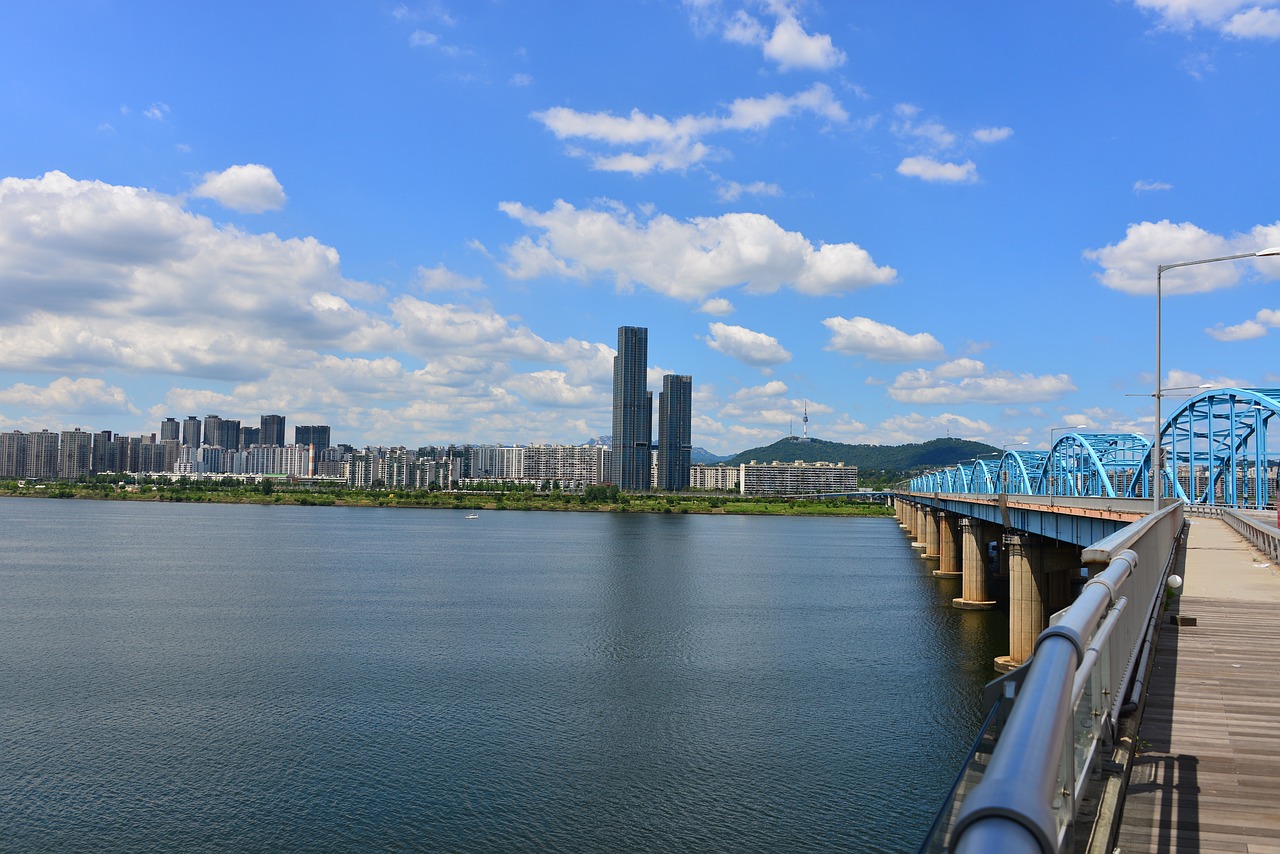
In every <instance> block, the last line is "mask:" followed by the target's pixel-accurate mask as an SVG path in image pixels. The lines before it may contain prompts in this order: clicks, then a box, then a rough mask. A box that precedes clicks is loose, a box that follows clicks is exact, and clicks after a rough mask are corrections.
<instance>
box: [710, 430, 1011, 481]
mask: <svg viewBox="0 0 1280 854" xmlns="http://www.w3.org/2000/svg"><path fill="white" fill-rule="evenodd" d="M999 452H1000V449H999V448H995V447H992V446H991V445H987V444H985V443H983V442H972V441H969V440H968V439H931V440H929V441H928V442H922V443H917V444H911V445H846V444H844V443H843V442H828V441H826V440H824V439H810V440H809V441H808V442H803V441H799V440H797V439H794V438H791V437H788V438H785V439H780V440H779V441H777V442H774V443H773V444H772V445H767V446H765V447H763V448H752V449H750V450H747V451H743V452H742V453H740V454H738V455H737V456H735V457H730V458H729V459H727V460H726V461H725V465H732V466H736V465H739V464H741V463H749V462H751V461H752V460H755V461H756V462H760V463H771V462H773V461H775V460H777V461H778V462H783V463H792V462H795V461H796V460H801V461H803V462H806V463H817V462H825V463H844V464H845V465H852V466H857V467H858V473H859V475H860V476H861V477H862V478H865V479H868V480H870V479H872V478H873V477H876V476H878V475H879V474H880V471H881V470H882V469H883V470H884V472H885V474H886V476H891V475H895V474H905V473H906V472H910V471H916V470H919V469H925V468H935V467H940V466H949V465H954V464H956V463H958V462H960V461H961V460H970V459H973V458H974V457H976V456H978V455H979V454H992V453H996V454H998V453H999ZM993 459H994V457H993ZM876 479H878V477H877V478H876Z"/></svg>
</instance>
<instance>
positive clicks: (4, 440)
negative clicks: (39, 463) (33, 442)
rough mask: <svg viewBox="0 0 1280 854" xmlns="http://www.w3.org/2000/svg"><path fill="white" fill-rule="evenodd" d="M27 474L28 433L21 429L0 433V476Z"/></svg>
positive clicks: (16, 476) (17, 476) (13, 476)
mask: <svg viewBox="0 0 1280 854" xmlns="http://www.w3.org/2000/svg"><path fill="white" fill-rule="evenodd" d="M26 475H27V434H26V433H23V432H22V431H21V430H13V431H10V432H8V433H0V478H15V479H16V478H19V477H26Z"/></svg>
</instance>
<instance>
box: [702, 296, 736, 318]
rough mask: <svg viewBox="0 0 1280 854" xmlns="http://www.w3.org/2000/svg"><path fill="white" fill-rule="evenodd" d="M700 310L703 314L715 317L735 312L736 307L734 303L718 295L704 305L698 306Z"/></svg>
mask: <svg viewBox="0 0 1280 854" xmlns="http://www.w3.org/2000/svg"><path fill="white" fill-rule="evenodd" d="M698 311H700V312H702V313H703V314H710V315H712V316H714V317H724V316H725V315H728V314H733V311H734V309H733V303H731V302H729V301H728V300H727V299H724V298H722V297H716V298H714V299H709V300H707V301H706V302H704V303H703V304H702V305H700V306H698Z"/></svg>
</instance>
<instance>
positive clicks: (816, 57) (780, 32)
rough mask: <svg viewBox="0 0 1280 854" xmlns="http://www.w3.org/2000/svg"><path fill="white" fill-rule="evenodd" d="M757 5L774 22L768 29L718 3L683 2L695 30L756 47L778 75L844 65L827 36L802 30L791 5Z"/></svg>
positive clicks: (775, 1)
mask: <svg viewBox="0 0 1280 854" xmlns="http://www.w3.org/2000/svg"><path fill="white" fill-rule="evenodd" d="M761 5H762V6H763V12H764V13H765V14H767V15H769V16H771V17H773V19H774V22H773V26H772V28H770V27H769V25H768V24H767V23H765V22H764V21H762V20H760V19H759V18H757V17H755V16H754V15H751V14H749V13H748V12H747V11H746V10H744V9H736V10H734V11H733V12H732V13H726V12H725V11H724V10H723V9H722V8H721V6H720V4H719V3H715V2H705V0H685V8H686V9H688V10H689V12H690V15H691V19H692V21H693V24H694V27H695V28H696V29H698V30H699V31H703V32H708V31H709V32H719V34H720V36H721V37H722V38H723V39H724V40H725V41H727V42H731V43H733V44H742V45H747V46H748V47H758V48H760V49H761V52H762V53H763V55H764V57H765V58H766V59H769V60H772V61H773V62H775V63H777V64H778V67H779V69H781V70H782V71H791V70H795V69H807V70H811V71H828V70H830V69H832V68H838V67H839V66H841V65H843V64H844V63H845V60H846V59H847V57H846V56H845V53H844V51H842V50H840V49H839V48H837V47H836V46H835V44H834V42H833V41H832V39H831V36H829V35H826V34H825V33H810V32H808V31H807V30H806V29H805V27H804V24H803V23H801V21H800V18H799V16H798V14H797V11H796V9H795V6H794V4H792V3H788V2H784V0H769V2H766V3H763V4H761Z"/></svg>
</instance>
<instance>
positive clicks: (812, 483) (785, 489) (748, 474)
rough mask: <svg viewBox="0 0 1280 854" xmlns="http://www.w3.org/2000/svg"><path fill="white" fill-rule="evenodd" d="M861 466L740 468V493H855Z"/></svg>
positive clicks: (774, 464)
mask: <svg viewBox="0 0 1280 854" xmlns="http://www.w3.org/2000/svg"><path fill="white" fill-rule="evenodd" d="M857 488H858V467H857V466H846V465H845V464H844V463H806V462H802V461H800V460H796V461H795V462H794V463H780V462H772V463H758V462H756V461H755V460H752V461H751V462H749V463H743V464H742V465H740V466H738V491H739V492H741V493H742V494H743V495H813V494H815V493H823V492H853V491H854V490H856V489H857Z"/></svg>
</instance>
